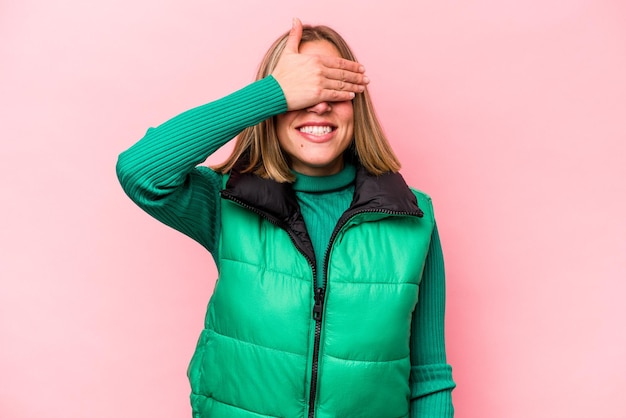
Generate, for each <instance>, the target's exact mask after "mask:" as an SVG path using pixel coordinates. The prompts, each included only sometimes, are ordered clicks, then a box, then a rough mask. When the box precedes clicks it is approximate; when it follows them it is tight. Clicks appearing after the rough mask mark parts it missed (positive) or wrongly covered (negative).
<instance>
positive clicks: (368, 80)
mask: <svg viewBox="0 0 626 418" xmlns="http://www.w3.org/2000/svg"><path fill="white" fill-rule="evenodd" d="M363 82H364V83H365V84H367V83H369V82H370V79H369V77H367V76H365V77H363Z"/></svg>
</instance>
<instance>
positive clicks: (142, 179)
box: [117, 19, 454, 418]
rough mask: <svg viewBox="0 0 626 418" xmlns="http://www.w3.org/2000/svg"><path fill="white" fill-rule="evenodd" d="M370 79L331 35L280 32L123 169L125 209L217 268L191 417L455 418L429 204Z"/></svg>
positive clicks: (137, 148) (313, 30) (145, 143)
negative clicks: (136, 210)
mask: <svg viewBox="0 0 626 418" xmlns="http://www.w3.org/2000/svg"><path fill="white" fill-rule="evenodd" d="M368 82H369V80H368V79H367V76H365V73H364V69H363V67H362V66H361V65H360V64H358V63H357V62H356V59H355V57H354V56H353V54H352V53H351V51H350V49H349V47H348V46H347V44H346V43H345V41H344V40H343V39H342V38H341V37H340V36H339V35H338V34H337V33H336V32H335V31H333V30H332V29H330V28H327V27H324V26H318V27H309V26H307V27H304V28H303V27H302V24H301V23H300V21H299V20H297V19H294V22H293V26H292V29H291V31H290V32H289V33H286V34H284V35H283V36H281V37H280V38H279V39H278V40H277V41H276V42H275V43H274V44H273V45H272V47H271V48H270V49H269V51H268V52H267V54H266V56H265V58H264V60H263V62H262V63H261V66H260V69H259V72H258V74H257V81H255V82H254V83H252V84H250V85H248V86H246V87H244V88H243V89H241V90H239V91H237V92H235V93H232V94H230V95H228V96H226V97H224V98H222V99H219V100H216V101H214V102H211V103H208V104H206V105H203V106H200V107H198V108H195V109H191V110H189V111H187V112H184V113H182V114H181V115H178V116H176V117H175V118H173V119H171V120H169V121H167V122H165V123H164V124H162V125H161V126H159V127H157V128H153V129H150V130H148V132H147V134H146V136H145V137H144V138H143V139H141V140H140V141H139V142H138V143H136V144H135V145H134V146H132V147H131V148H130V149H129V150H127V151H125V152H124V153H122V154H121V155H120V158H119V161H118V165H117V171H118V177H119V179H120V182H121V184H122V186H123V187H124V190H125V191H126V193H127V194H128V195H129V196H130V197H131V199H133V200H134V201H135V202H136V203H137V204H138V205H139V206H140V207H141V208H142V209H144V210H145V211H146V212H148V213H149V214H150V215H152V216H154V217H155V218H157V219H158V220H160V221H162V222H164V223H165V224H167V225H170V226H172V227H173V228H175V229H177V230H179V231H181V232H183V233H185V234H187V235H188V236H190V237H191V238H193V239H195V240H196V241H198V242H199V243H200V244H202V245H203V246H204V247H206V249H207V250H208V251H209V252H210V253H211V254H212V256H213V258H214V260H215V262H216V264H217V267H218V271H219V278H218V281H217V282H216V286H215V290H214V293H213V296H212V297H211V301H210V303H209V307H208V311H207V315H206V324H205V329H204V330H203V331H202V333H201V336H200V339H199V341H198V345H197V349H196V352H195V353H194V356H193V358H192V361H191V364H190V366H189V370H188V375H189V379H190V382H191V386H192V394H191V402H192V407H193V416H194V417H196V418H200V417H202V418H204V417H229V418H233V417H234V418H237V417H289V418H291V417H307V416H308V417H376V418H380V417H390V418H397V417H451V416H452V415H453V408H452V403H451V396H450V392H451V391H452V389H453V388H454V382H453V380H452V376H451V369H450V366H449V365H448V364H446V356H445V346H444V339H443V320H444V299H445V287H444V273H443V259H442V255H441V248H440V244H439V238H438V235H437V229H436V226H435V222H434V217H433V212H432V206H431V202H430V199H429V198H428V196H426V195H425V194H423V193H421V192H418V191H414V190H411V189H409V188H408V187H407V185H406V183H405V182H404V180H403V179H402V177H401V176H400V175H399V174H398V173H397V171H398V169H399V163H398V160H397V158H396V157H395V156H394V154H393V151H392V150H391V148H390V146H389V144H388V142H387V140H386V138H385V136H384V134H383V132H382V130H381V128H380V125H379V123H378V121H377V119H376V117H375V115H374V111H373V107H372V104H371V102H370V98H369V95H368V92H367V89H366V85H367V84H368ZM237 135H238V138H237V140H236V144H235V147H234V150H233V152H232V154H231V156H230V157H229V158H228V159H227V160H226V161H225V162H224V163H223V164H221V165H219V166H217V167H214V168H213V169H209V168H207V167H202V166H198V165H199V164H200V163H202V162H204V161H205V160H206V158H207V157H208V156H209V155H211V154H212V153H213V152H215V151H216V150H217V149H218V148H219V147H221V146H222V145H224V144H225V143H226V142H228V141H229V140H231V139H232V138H233V137H235V136H237ZM418 293H419V301H418Z"/></svg>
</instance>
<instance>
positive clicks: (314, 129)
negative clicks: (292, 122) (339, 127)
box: [298, 125, 335, 136]
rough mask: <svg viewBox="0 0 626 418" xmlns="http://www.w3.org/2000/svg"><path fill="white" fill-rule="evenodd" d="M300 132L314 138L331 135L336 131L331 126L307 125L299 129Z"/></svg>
mask: <svg viewBox="0 0 626 418" xmlns="http://www.w3.org/2000/svg"><path fill="white" fill-rule="evenodd" d="M298 130H299V131H300V132H302V133H304V134H308V135H314V136H323V135H327V134H329V133H331V132H332V131H334V130H335V128H334V127H333V126H330V125H322V126H313V125H305V126H301V127H299V128H298Z"/></svg>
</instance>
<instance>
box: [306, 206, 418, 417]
mask: <svg viewBox="0 0 626 418" xmlns="http://www.w3.org/2000/svg"><path fill="white" fill-rule="evenodd" d="M363 213H385V214H387V215H394V216H416V217H421V216H423V213H422V211H421V210H419V211H417V212H401V211H392V210H386V209H359V210H357V211H355V212H352V213H346V214H344V215H343V216H342V217H341V218H340V219H339V222H337V225H335V229H333V233H332V235H331V236H330V240H329V241H328V246H327V247H326V252H325V254H324V280H323V281H322V287H316V288H315V303H314V305H313V319H314V320H315V340H314V341H313V362H312V365H311V389H310V392H309V416H308V418H314V417H315V398H316V397H317V375H318V370H319V354H320V340H321V336H322V314H323V312H324V300H325V297H326V285H327V283H328V260H329V256H330V249H331V248H332V246H333V242H334V241H335V238H337V234H339V231H341V228H343V226H344V225H345V224H346V223H348V221H349V220H350V219H352V218H353V217H355V216H357V215H360V214H363ZM314 279H315V276H314Z"/></svg>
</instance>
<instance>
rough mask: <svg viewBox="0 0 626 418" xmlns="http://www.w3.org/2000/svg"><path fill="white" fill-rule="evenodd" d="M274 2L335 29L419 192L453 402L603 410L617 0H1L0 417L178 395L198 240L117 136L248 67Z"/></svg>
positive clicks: (621, 368) (183, 412)
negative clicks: (129, 181)
mask: <svg viewBox="0 0 626 418" xmlns="http://www.w3.org/2000/svg"><path fill="white" fill-rule="evenodd" d="M212 3H213V4H212ZM292 16H299V17H301V18H302V19H303V20H304V21H305V22H308V23H326V24H329V25H331V26H334V27H335V28H337V29H338V30H339V31H340V32H341V33H343V34H344V36H345V37H346V38H347V39H348V40H349V42H350V43H351V44H352V45H353V47H354V49H355V51H356V53H357V56H359V58H360V60H361V62H363V63H364V64H365V66H366V68H367V70H368V75H369V76H370V78H371V79H372V80H373V81H372V84H371V91H372V94H373V96H374V99H375V103H376V104H377V109H378V112H379V115H380V117H381V119H382V120H383V123H384V125H385V127H386V130H387V132H388V134H389V136H390V137H391V140H392V142H393V146H394V147H395V149H396V150H397V151H398V154H399V155H400V157H401V160H402V161H403V163H404V169H403V172H404V174H405V177H406V178H407V179H408V181H409V182H410V183H411V184H412V185H414V186H416V187H419V188H421V189H423V190H426V191H428V192H429V193H430V194H431V195H432V196H433V199H434V201H435V204H436V209H437V213H438V220H439V224H440V231H441V235H442V240H443V243H444V250H445V253H446V260H447V268H448V314H447V337H448V351H449V360H450V362H451V363H452V364H453V367H454V377H455V379H456V381H457V383H458V388H457V389H456V390H455V391H454V401H455V405H456V410H457V416H458V417H461V418H465V417H467V418H503V417H505V418H528V417H533V418H537V417H568V418H576V417H605V418H606V417H611V418H613V417H614V418H618V417H624V416H626V415H625V414H626V412H625V411H626V410H625V407H624V404H623V401H622V400H623V396H624V390H625V389H626V367H625V366H626V360H625V358H624V355H625V354H626V332H625V331H626V327H625V326H624V320H625V318H626V307H625V305H626V304H625V303H624V302H623V299H624V292H626V284H624V283H625V282H624V271H626V222H625V221H624V217H625V216H626V194H625V191H626V190H625V189H626V187H625V185H624V183H625V178H626V168H625V167H626V161H625V160H626V141H625V140H626V99H625V98H626V81H625V80H626V76H625V74H626V41H625V40H626V23H625V22H626V6H625V4H624V3H623V2H622V1H620V0H613V1H611V0H530V1H529V0H526V1H522V0H516V1H503V0H470V1H463V2H461V1H458V2H453V1H436V2H434V1H412V0H411V1H409V0H407V1H398V0H395V1H394V0H385V1H383V2H381V1H371V2H367V1H336V0H318V1H315V2H307V4H304V2H301V3H300V2H295V1H287V0H274V1H268V0H266V1H263V2H252V1H244V0H229V1H227V2H219V4H215V2H209V1H178V0H176V1H175V0H164V1H147V0H136V1H131V2H129V1H126V0H124V1H122V0H109V1H106V2H85V1H78V0H67V1H62V2H49V1H41V0H40V1H36V0H20V1H4V2H2V3H1V4H0V76H1V77H0V101H1V106H2V108H1V110H2V111H1V112H0V132H1V141H2V147H1V148H0V153H1V154H0V155H1V161H2V164H1V165H0V178H1V179H2V189H1V193H2V197H1V199H2V200H1V206H0V210H1V213H2V217H1V221H0V222H1V231H2V232H1V235H0V236H1V238H0V239H1V243H0V257H1V259H0V277H1V289H0V416H2V417H7V418H32V417H54V418H57V417H58V418H83V417H93V418H100V417H136V416H143V417H164V418H171V417H185V416H190V408H189V406H188V393H189V388H188V384H187V380H186V376H185V371H186V367H187V364H188V361H189V359H190V357H191V354H192V351H193V348H194V346H195V342H196V338H197V335H198V333H199V331H200V329H201V326H202V320H203V314H204V309H205V306H206V302H207V300H208V297H209V294H210V292H211V288H212V286H213V281H214V277H215V274H214V268H213V265H212V261H211V257H210V256H209V255H208V253H205V251H204V250H203V249H202V248H201V247H200V246H199V245H197V244H195V243H194V242H192V241H191V240H189V239H187V238H185V237H183V236H182V235H180V234H179V233H177V232H175V231H173V230H170V229H168V228H166V227H164V226H162V225H160V224H159V223H158V222H157V221H155V220H153V219H151V218H149V217H148V216H147V215H145V214H143V213H142V212H141V211H140V210H139V209H138V208H136V207H135V206H134V205H133V204H132V203H131V202H130V201H129V200H128V199H127V198H126V197H125V195H124V194H123V192H122V190H121V188H120V187H119V185H118V183H117V179H116V177H115V172H114V166H115V162H116V158H117V154H118V153H119V152H120V151H122V150H123V149H125V148H127V147H128V146H130V145H131V144H132V143H133V142H134V141H136V140H137V139H139V138H140V137H141V136H143V134H144V132H145V130H146V129H147V128H148V127H149V126H154V125H157V124H159V123H160V122H162V121H164V120H165V119H167V118H169V117H170V116H173V115H174V114H176V113H178V112H180V111H182V110H184V109H187V108H190V107H192V106H196V105H199V104H202V103H204V102H207V101H209V100H212V99H216V98H218V97H220V96H222V95H224V94H226V93H228V92H231V91H233V90H234V89H237V88H239V87H242V86H243V85H245V84H246V83H248V82H250V81H251V80H252V78H253V74H254V71H255V69H256V66H257V63H258V62H259V60H260V58H261V55H262V53H263V52H264V51H265V49H266V48H267V47H268V46H269V44H270V43H271V41H273V39H274V38H275V37H276V36H277V35H278V34H279V33H281V32H282V31H283V30H286V29H288V27H289V24H290V19H291V17H292ZM223 156H224V153H223V152H222V153H221V154H220V155H219V156H217V158H216V159H215V161H217V160H220V159H221V158H222V157H223Z"/></svg>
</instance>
